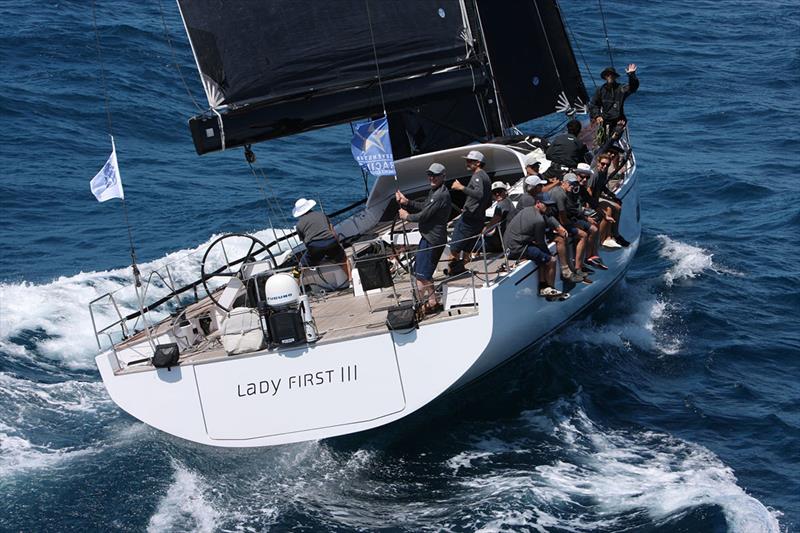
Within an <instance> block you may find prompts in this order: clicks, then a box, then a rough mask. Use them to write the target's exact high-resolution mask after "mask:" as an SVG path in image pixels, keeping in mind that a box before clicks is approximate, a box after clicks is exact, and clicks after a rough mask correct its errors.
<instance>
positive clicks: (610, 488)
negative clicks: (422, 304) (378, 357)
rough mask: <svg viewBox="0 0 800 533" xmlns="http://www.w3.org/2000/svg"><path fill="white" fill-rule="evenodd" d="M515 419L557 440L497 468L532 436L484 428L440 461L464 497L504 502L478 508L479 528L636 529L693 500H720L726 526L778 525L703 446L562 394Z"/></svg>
mask: <svg viewBox="0 0 800 533" xmlns="http://www.w3.org/2000/svg"><path fill="white" fill-rule="evenodd" d="M521 422H523V423H524V424H527V425H529V426H532V428H533V429H534V430H537V431H542V432H544V433H545V435H544V436H543V441H544V442H545V446H547V444H549V448H552V447H554V446H557V448H558V449H559V452H558V455H557V457H556V458H554V459H553V460H551V461H550V462H548V463H547V464H540V465H538V466H535V467H533V468H525V467H517V468H514V469H505V471H504V472H502V470H503V469H501V468H500V466H501V465H503V464H516V463H518V461H514V460H513V459H509V458H508V454H509V452H511V453H517V454H527V453H529V452H530V451H531V448H532V447H536V446H541V444H538V443H536V442H535V441H532V440H530V439H526V440H524V441H513V440H512V441H504V440H502V439H500V441H499V442H498V438H497V436H495V435H491V434H490V435H488V438H487V439H485V440H484V439H481V440H478V441H477V442H476V443H475V445H474V449H471V450H467V451H463V452H461V453H459V454H457V455H456V456H454V457H452V458H451V459H449V460H448V461H447V462H446V464H447V466H448V467H450V468H451V469H452V471H453V473H454V474H455V475H457V476H459V477H461V478H462V481H461V483H462V484H463V485H464V486H465V487H467V488H468V489H470V490H472V491H474V492H475V495H473V496H472V497H473V498H479V499H480V501H481V502H482V504H483V505H485V506H487V507H488V508H491V509H495V510H496V509H497V508H503V507H505V508H506V509H507V512H504V513H496V512H495V513H494V514H500V516H477V517H476V518H475V521H474V525H475V526H476V529H478V530H480V531H504V530H509V529H510V530H514V529H519V528H531V529H534V530H538V531H546V530H548V529H549V528H551V527H556V528H559V529H572V530H577V531H593V530H597V529H611V530H614V529H629V528H632V529H636V528H637V527H643V526H646V525H647V524H652V523H653V522H655V523H656V524H667V523H670V522H673V521H676V520H679V519H681V518H682V517H684V516H686V514H687V513H689V512H691V511H692V510H693V509H697V508H700V507H702V506H716V507H718V508H720V509H721V511H722V514H723V515H724V517H725V519H726V521H727V523H728V526H729V527H730V529H731V530H733V531H742V532H747V533H750V532H759V531H764V532H778V531H780V526H779V523H778V518H779V517H780V513H779V512H777V511H772V510H770V509H767V508H766V507H765V506H764V505H763V504H761V503H760V502H759V501H758V500H756V499H755V498H753V497H752V496H750V495H748V494H747V493H746V492H745V491H744V490H743V489H742V488H741V487H739V485H738V484H737V480H736V476H735V475H734V473H733V471H732V470H731V468H729V467H728V466H726V465H724V464H723V463H722V462H721V461H720V460H719V458H718V457H717V456H716V455H714V453H712V452H711V451H710V450H708V449H706V448H704V447H702V446H699V445H696V444H692V443H689V442H686V441H683V440H680V439H677V438H675V437H672V436H669V435H666V434H663V433H658V432H653V431H642V432H635V431H618V430H610V429H604V428H602V427H600V426H599V425H597V424H595V423H594V422H592V421H591V420H590V419H589V417H588V416H587V414H586V413H585V412H584V411H583V409H582V408H580V407H579V406H578V405H576V404H574V403H573V402H570V401H566V400H561V401H559V402H557V403H556V405H555V406H554V407H553V408H552V409H548V410H547V411H544V410H536V411H528V412H525V413H523V414H522V420H521ZM492 463H494V464H492ZM484 470H488V471H489V472H490V473H488V474H483V473H482V472H483V471H484ZM498 471H501V472H502V473H500V474H498V473H497V472H498ZM508 502H515V504H514V505H509V503H508ZM521 502H529V504H528V505H525V506H523V505H519V504H520V503H521ZM487 514H488V513H487ZM565 516H571V517H572V518H565Z"/></svg>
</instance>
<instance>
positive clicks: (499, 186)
mask: <svg viewBox="0 0 800 533" xmlns="http://www.w3.org/2000/svg"><path fill="white" fill-rule="evenodd" d="M497 189H503V190H505V191H507V190H508V184H507V183H506V182H504V181H495V182H494V183H492V190H493V191H494V190H497Z"/></svg>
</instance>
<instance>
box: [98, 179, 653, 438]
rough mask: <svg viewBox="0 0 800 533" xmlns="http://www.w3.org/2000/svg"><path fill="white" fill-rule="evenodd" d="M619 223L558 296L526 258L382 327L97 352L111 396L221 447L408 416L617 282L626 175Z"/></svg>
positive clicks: (632, 197) (636, 224) (630, 228)
mask: <svg viewBox="0 0 800 533" xmlns="http://www.w3.org/2000/svg"><path fill="white" fill-rule="evenodd" d="M618 194H619V195H620V197H622V198H623V199H624V206H625V207H624V209H623V214H622V220H621V222H620V232H621V234H622V235H624V236H625V237H627V238H628V239H629V240H630V241H631V242H632V244H631V246H630V247H628V248H624V249H621V250H616V251H603V252H601V256H602V257H603V259H604V261H605V262H606V264H607V265H608V266H609V270H607V271H599V270H598V271H597V272H596V273H595V275H594V276H593V279H594V283H593V284H591V285H583V284H579V285H578V286H575V287H572V288H571V290H570V294H571V297H570V298H569V299H568V300H566V301H563V302H547V301H546V300H545V299H543V298H541V297H539V296H538V295H537V289H538V275H537V273H536V272H535V268H534V266H535V265H534V264H533V263H531V262H525V263H523V264H521V265H520V266H518V267H517V268H515V269H513V270H512V271H511V272H510V273H508V274H506V275H504V276H503V278H502V279H501V280H500V281H499V282H496V283H493V284H490V285H489V286H484V287H478V288H477V289H476V291H475V299H476V301H477V304H478V312H477V313H474V314H470V315H467V316H459V317H454V318H452V319H447V320H442V321H435V322H431V323H427V322H423V323H422V325H421V326H420V328H419V329H416V330H412V331H411V332H409V333H405V334H403V333H396V332H390V331H388V330H387V329H386V328H385V327H384V328H377V329H375V333H374V334H367V335H364V336H361V337H359V338H355V339H348V340H346V341H339V342H336V341H333V342H327V343H326V342H322V341H321V342H319V343H317V344H313V345H307V346H302V347H297V348H292V349H287V350H284V351H278V352H275V351H273V352H255V353H252V354H247V355H239V356H235V357H228V358H221V359H220V358H218V359H213V360H209V361H198V362H196V363H193V364H187V365H183V364H182V365H181V366H177V367H174V368H172V369H171V370H167V369H153V368H152V367H148V368H147V369H143V370H142V371H133V372H129V371H128V372H118V370H119V367H118V363H117V359H116V356H115V354H114V352H113V351H109V352H105V353H103V354H101V355H99V356H98V357H97V359H96V361H97V366H98V368H99V369H100V373H101V375H102V378H103V381H104V382H105V385H106V387H107V389H108V392H109V394H110V396H111V398H112V399H113V400H114V402H116V403H117V404H118V405H119V406H120V407H121V408H123V409H124V410H125V411H127V412H128V413H130V414H131V415H133V416H134V417H136V418H138V419H139V420H141V421H143V422H145V423H147V424H148V425H150V426H153V427H155V428H158V429H160V430H162V431H165V432H167V433H170V434H172V435H176V436H178V437H181V438H184V439H187V440H190V441H194V442H199V443H202V444H208V445H212V446H225V447H249V446H271V445H277V444H285V443H292V442H298V441H305V440H312V439H322V438H328V437H334V436H337V435H344V434H349V433H355V432H359V431H364V430H367V429H371V428H375V427H379V426H383V425H386V424H389V423H391V422H393V421H396V420H398V419H400V418H403V417H406V416H408V415H409V414H411V413H413V412H415V411H417V410H418V409H420V408H422V407H423V406H425V405H427V404H429V403H430V402H432V401H433V400H435V399H436V398H437V397H439V396H440V395H442V394H443V393H445V392H447V391H453V390H454V389H457V388H460V387H462V386H464V385H466V384H468V383H469V382H471V381H474V380H476V379H479V378H480V377H482V376H483V375H485V374H486V373H488V372H490V371H492V370H493V369H495V368H497V367H498V366H500V365H502V364H503V363H505V362H507V361H508V360H510V359H511V358H513V357H515V356H516V355H518V354H520V353H521V352H523V351H525V350H526V349H528V348H530V347H531V346H532V345H534V344H535V343H537V342H539V341H541V340H542V339H544V338H545V337H546V336H548V335H549V334H551V333H552V332H554V331H556V330H557V329H558V328H559V327H561V326H563V325H564V324H565V323H566V322H568V321H569V320H571V319H572V318H573V317H574V316H575V315H577V314H579V313H581V312H582V311H584V310H586V309H587V308H588V307H589V306H590V305H591V304H592V303H593V302H595V301H596V300H597V299H598V298H599V297H601V296H602V295H603V294H604V293H606V292H607V291H608V290H609V289H610V288H611V287H613V286H614V284H616V282H618V281H619V280H620V279H621V278H622V277H623V276H624V273H625V272H626V271H627V268H628V267H629V265H630V262H631V260H632V259H633V257H634V255H635V254H636V250H637V248H638V245H639V235H640V232H641V224H640V221H639V206H638V205H639V198H638V185H637V180H636V176H635V174H632V175H631V176H629V178H628V179H627V180H626V182H625V184H624V187H623V189H622V190H621V191H619V193H618Z"/></svg>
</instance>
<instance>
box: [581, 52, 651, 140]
mask: <svg viewBox="0 0 800 533" xmlns="http://www.w3.org/2000/svg"><path fill="white" fill-rule="evenodd" d="M625 73H626V74H627V75H628V83H626V84H625V85H620V84H619V83H617V78H619V74H618V73H617V71H616V70H615V69H614V67H608V68H606V69H604V70H603V72H601V73H600V77H601V78H603V79H604V80H606V82H605V83H604V84H603V85H601V86H600V87H598V88H597V91H596V92H595V93H594V96H593V97H592V99H591V101H590V102H589V116H590V117H592V120H594V121H595V123H596V124H597V126H598V128H602V129H600V131H601V134H600V135H599V136H598V137H597V141H598V142H597V144H598V145H600V144H602V143H604V142H605V140H606V139H607V138H608V137H609V136H610V135H611V134H612V133H614V130H615V128H616V127H617V124H619V125H620V126H624V125H625V123H626V121H627V119H626V118H625V100H626V99H627V98H628V96H630V95H632V94H633V93H635V92H636V90H637V89H638V88H639V78H637V77H636V65H635V64H634V63H631V64H630V65H628V68H626V69H625Z"/></svg>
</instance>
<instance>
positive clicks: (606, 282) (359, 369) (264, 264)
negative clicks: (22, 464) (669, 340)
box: [90, 0, 641, 447]
mask: <svg viewBox="0 0 800 533" xmlns="http://www.w3.org/2000/svg"><path fill="white" fill-rule="evenodd" d="M178 7H179V9H180V13H181V16H182V19H183V22H184V26H185V29H186V32H187V34H188V37H189V42H190V44H191V47H192V51H193V53H194V57H195V59H196V63H197V68H198V71H199V74H200V79H201V81H202V85H203V88H204V90H205V93H206V96H207V99H208V104H209V110H208V111H207V112H206V113H203V114H201V115H198V116H195V117H192V118H191V119H190V120H189V129H190V131H191V135H192V138H193V141H194V145H195V148H196V150H197V152H198V154H201V155H202V154H209V153H212V152H218V151H223V150H232V149H237V148H244V150H245V154H246V156H247V158H248V163H250V164H251V165H252V163H253V160H254V157H253V155H252V148H251V147H252V145H254V144H257V143H260V142H263V141H268V140H270V139H275V138H279V137H286V136H290V135H294V134H298V133H301V132H305V131H310V130H314V129H318V128H323V127H327V126H330V125H334V124H344V123H348V122H354V121H361V120H368V119H371V118H375V117H382V116H383V117H386V118H387V119H388V124H389V136H390V138H391V145H392V149H393V153H394V157H395V161H394V164H395V175H393V176H381V177H378V178H377V179H376V180H375V182H374V185H373V186H372V188H371V190H370V192H369V194H368V196H367V198H366V199H365V200H363V201H362V202H359V203H358V204H357V205H355V206H351V207H352V209H350V210H349V211H346V212H337V213H331V214H330V216H331V218H332V219H333V220H334V221H335V230H336V232H337V233H338V238H339V240H340V242H342V243H343V244H344V245H345V248H346V252H347V256H348V260H349V261H350V263H351V264H352V265H353V266H354V276H353V283H352V286H351V285H349V284H348V282H347V281H348V280H347V278H346V277H345V274H344V273H343V270H342V269H341V268H340V267H339V266H338V265H325V264H322V265H318V266H316V267H302V266H300V264H299V262H298V257H299V256H300V255H302V253H303V245H302V243H300V242H299V241H298V240H297V237H296V236H295V235H293V234H292V233H286V232H285V231H284V232H283V233H279V232H278V231H277V230H275V231H273V238H271V239H265V240H266V241H267V242H264V240H261V239H259V238H256V237H254V236H250V235H224V236H222V237H220V238H218V239H216V240H215V241H214V242H212V243H211V244H210V245H209V247H208V249H207V250H205V252H204V255H203V258H202V260H201V261H200V265H201V268H200V276H199V278H198V279H197V280H195V281H193V282H192V283H189V284H184V285H182V286H177V285H176V284H175V283H174V282H173V279H174V276H173V275H172V272H171V271H170V265H166V266H164V267H163V268H161V269H159V270H157V271H154V272H152V273H150V274H149V275H148V276H145V280H144V282H143V284H142V285H141V286H137V287H136V288H135V290H136V294H137V297H138V300H139V309H138V310H136V311H132V312H125V311H124V310H123V306H122V305H121V303H120V301H119V300H120V297H119V295H117V294H114V293H110V294H107V295H104V296H102V297H100V298H98V299H97V300H95V301H94V302H92V303H91V305H90V311H91V312H92V319H93V324H94V333H95V336H96V338H97V340H98V347H99V348H100V349H101V352H102V353H100V354H99V355H98V356H97V357H96V363H97V367H98V369H99V371H100V374H101V376H102V379H103V382H104V384H105V387H106V388H107V390H108V393H109V395H110V396H111V398H112V399H113V400H114V402H116V404H117V405H118V406H119V407H121V408H122V409H124V410H125V411H127V412H128V413H130V414H131V415H132V416H134V417H136V418H138V419H139V420H141V421H143V422H145V423H146V424H149V425H150V426H153V427H155V428H158V429H159V430H162V431H164V432H166V433H169V434H172V435H176V436H178V437H181V438H183V439H187V440H190V441H194V442H198V443H203V444H207V445H212V446H223V447H252V446H271V445H277V444H285V443H292V442H299V441H305V440H312V439H322V438H329V437H335V436H338V435H345V434H350V433H355V432H359V431H364V430H367V429H371V428H376V427H379V426H383V425H386V424H390V423H392V422H393V421H396V420H399V419H401V418H403V417H406V416H408V415H410V414H411V413H414V412H415V411H417V410H419V409H420V408H422V407H424V406H426V405H428V404H429V403H431V402H433V401H435V400H436V399H437V398H439V397H441V396H442V395H444V394H458V390H459V389H461V388H462V387H464V386H466V385H468V384H470V383H472V382H475V381H476V380H479V379H481V378H482V377H483V376H485V375H486V374H488V373H490V372H492V371H493V370H494V369H496V368H497V367H498V366H500V365H502V364H504V363H506V362H507V361H509V360H511V359H512V358H515V357H517V356H520V355H526V356H532V354H535V350H533V348H535V346H536V345H537V343H540V342H541V341H542V340H543V339H545V338H546V337H547V336H548V335H550V334H552V333H553V332H555V331H557V330H558V329H559V328H560V327H562V326H564V325H565V324H566V323H568V322H569V321H570V320H571V319H572V318H573V317H575V316H576V315H578V314H579V313H581V312H582V311H584V310H585V309H587V308H588V307H589V306H591V305H592V304H593V303H595V302H597V301H598V300H599V299H600V298H601V297H602V296H603V295H604V294H606V293H607V292H608V291H609V290H610V289H611V288H612V287H613V286H614V285H615V284H616V283H617V282H618V281H619V280H621V279H622V278H623V276H624V275H625V272H626V271H627V269H628V267H629V265H630V262H631V260H632V258H633V257H634V255H635V254H636V250H637V248H638V245H639V236H640V233H641V223H640V212H639V193H638V186H637V177H636V159H635V157H634V155H633V153H632V151H630V147H629V144H628V141H627V136H625V137H623V138H622V139H621V140H620V141H619V145H620V147H621V148H622V149H623V150H625V151H626V152H627V154H628V157H627V158H626V163H625V168H624V169H623V170H624V172H623V173H621V174H620V175H621V176H624V177H623V179H622V181H621V183H620V185H619V188H618V189H617V191H616V194H617V196H619V197H620V198H621V199H623V200H624V209H622V212H621V215H620V220H619V230H620V233H621V234H623V235H625V236H626V237H627V238H628V240H629V241H630V243H631V244H630V246H628V247H625V248H620V249H614V250H602V251H600V255H601V256H602V259H603V261H604V262H605V263H606V264H607V265H608V267H609V268H608V270H606V271H597V272H596V273H595V275H594V276H593V279H594V283H592V284H583V283H578V284H574V283H570V282H567V281H565V282H559V284H558V285H559V286H558V288H559V289H560V290H562V291H564V292H565V293H568V294H569V296H570V297H569V299H567V300H563V301H550V300H548V299H546V298H543V297H540V296H539V291H538V288H539V287H538V284H539V279H538V271H537V266H536V265H535V264H534V263H533V262H531V261H527V260H519V258H516V257H509V256H508V255H507V254H506V253H503V252H492V251H491V250H490V249H489V247H487V242H486V238H485V237H481V238H480V240H479V241H478V244H477V245H476V254H475V257H474V259H473V260H472V261H471V262H469V263H468V264H467V268H466V271H465V272H462V273H459V274H457V275H448V273H445V272H444V270H443V269H442V268H438V269H437V271H436V274H435V276H434V282H435V284H436V287H437V290H438V291H440V293H441V299H442V303H443V309H442V310H441V311H439V312H437V313H435V314H431V315H426V316H424V317H420V316H419V315H417V314H416V313H415V312H414V310H415V309H416V307H417V305H416V304H417V303H418V300H419V295H418V294H417V292H416V289H415V284H414V278H413V258H414V253H415V250H416V245H417V244H418V243H419V240H420V234H419V232H418V230H417V229H416V227H415V226H414V224H408V223H403V222H402V221H399V220H398V217H397V212H398V206H397V204H396V202H395V200H394V199H395V191H397V190H400V191H402V192H403V194H405V195H406V196H408V197H409V198H414V197H419V196H422V195H424V194H425V193H426V192H427V190H428V187H429V185H428V180H427V178H426V173H425V171H426V169H428V167H429V166H430V165H431V164H432V163H440V164H443V165H444V166H445V167H446V168H447V170H448V179H450V180H456V179H457V180H462V181H463V180H467V179H469V171H468V170H466V169H465V168H464V163H463V161H464V159H463V158H464V156H466V155H467V153H469V152H470V151H472V150H478V151H480V152H481V153H482V154H483V155H484V157H485V167H484V170H485V171H486V172H487V173H488V174H489V175H490V176H491V177H492V179H493V180H500V181H504V182H506V183H508V184H509V185H510V190H509V192H510V196H511V198H512V200H513V199H515V198H518V197H519V195H520V194H522V193H523V178H524V176H525V165H526V161H530V158H535V159H538V160H540V161H541V162H542V164H543V165H547V164H549V162H548V161H547V160H546V158H545V155H544V152H543V151H542V149H541V142H542V141H543V139H542V138H541V137H537V138H534V137H532V136H526V135H522V134H521V133H520V132H519V130H517V129H516V126H515V125H516V124H522V123H524V122H527V121H529V120H531V119H534V118H537V117H542V116H546V115H551V114H554V113H566V114H567V116H568V117H569V118H571V117H573V116H575V114H576V113H580V112H581V110H582V109H585V102H587V101H588V98H587V95H586V90H585V88H584V85H583V81H582V79H581V75H580V71H579V68H578V65H577V63H576V61H575V57H574V55H573V51H572V47H571V44H570V42H569V40H568V38H567V31H566V29H565V25H564V21H563V19H562V16H561V13H560V10H559V7H558V5H557V3H556V2H555V1H554V0H531V1H529V2H497V1H496V0H493V1H490V0H415V1H414V2H385V1H380V2H379V1H374V0H372V1H371V0H336V1H333V2H318V1H316V0H273V1H270V2H255V1H248V2H235V3H223V4H220V3H218V2H216V1H212V0H178ZM332 179H333V178H332ZM452 197H453V200H454V202H455V203H456V204H457V205H456V206H455V207H456V208H454V209H453V218H455V217H457V216H458V209H457V207H458V205H460V204H461V203H463V200H464V199H463V197H460V196H459V195H458V194H457V193H455V192H454V193H453V195H452ZM553 251H555V250H554V249H553ZM173 268H174V267H173ZM137 281H138V280H137ZM137 285H138V283H137ZM101 318H106V319H107V320H106V321H105V322H106V323H100V319H101Z"/></svg>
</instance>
